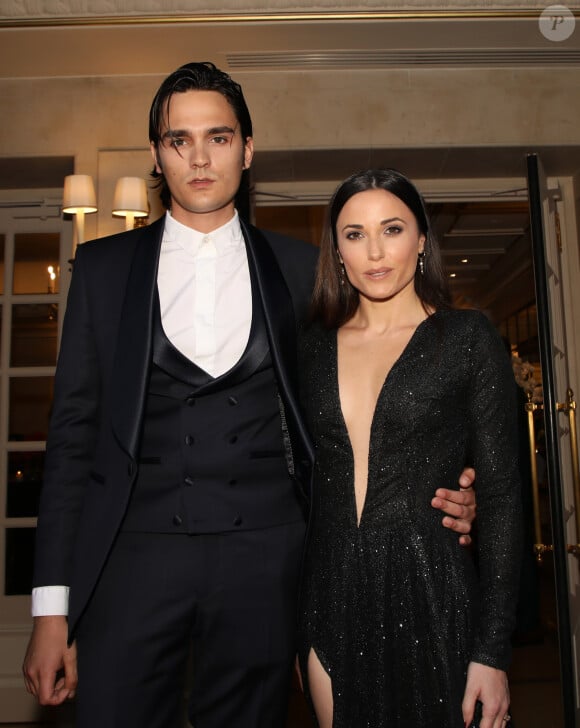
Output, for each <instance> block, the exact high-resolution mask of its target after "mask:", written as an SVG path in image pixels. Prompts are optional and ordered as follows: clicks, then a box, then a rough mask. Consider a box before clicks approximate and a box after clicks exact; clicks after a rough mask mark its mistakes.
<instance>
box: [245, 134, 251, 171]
mask: <svg viewBox="0 0 580 728" xmlns="http://www.w3.org/2000/svg"><path fill="white" fill-rule="evenodd" d="M253 157H254V140H253V139H252V137H248V138H247V139H246V143H245V144H244V164H243V169H250V166H251V164H252V159H253Z"/></svg>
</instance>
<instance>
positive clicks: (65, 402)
mask: <svg viewBox="0 0 580 728" xmlns="http://www.w3.org/2000/svg"><path fill="white" fill-rule="evenodd" d="M163 227H164V218H161V219H160V220H158V221H156V222H155V223H153V224H152V225H150V226H148V227H144V228H139V229H137V230H132V231H129V232H126V233H121V234H119V235H114V236H111V237H107V238H103V239H100V240H96V241H92V242H90V243H86V244H83V245H81V246H79V248H78V249H77V255H76V259H75V263H74V272H73V276H72V280H71V287H70V291H69V295H68V303H67V311H66V315H65V320H64V327H63V334H62V342H61V348H60V354H59V359H58V365H57V372H56V377H55V391H54V401H53V410H52V415H51V422H50V427H49V435H48V441H47V454H46V464H45V471H44V480H43V488H42V493H41V501H40V510H39V519H38V528H37V536H36V560H35V572H34V581H33V584H34V586H43V585H66V586H70V587H71V591H70V603H69V631H70V635H71V638H72V636H73V635H74V631H75V627H76V624H77V621H78V619H79V617H80V616H81V615H82V613H83V610H84V609H85V607H86V605H87V603H88V600H89V599H90V596H91V593H92V591H93V589H94V587H95V584H96V583H97V580H98V578H99V575H100V573H101V570H102V568H103V565H104V563H105V561H106V559H107V555H108V554H109V551H110V549H111V547H112V544H113V541H114V539H115V536H116V534H117V532H118V530H119V527H120V524H121V521H122V519H123V516H124V514H125V511H126V508H127V504H128V501H129V496H130V492H131V488H132V485H133V483H134V480H135V477H136V475H137V467H138V465H137V463H138V452H137V451H138V445H139V436H140V431H141V425H142V418H143V413H144V402H145V397H146V394H147V382H148V376H149V371H150V366H151V359H152V354H151V347H152V315H153V306H154V294H155V289H156V285H157V265H158V259H159V250H160V246H161V238H162V234H163ZM242 230H243V234H244V238H245V241H246V246H247V251H248V261H249V264H250V265H251V266H253V267H254V271H255V273H256V281H257V286H256V288H257V290H254V291H253V295H254V296H255V295H258V296H259V297H260V299H261V302H262V305H263V310H264V314H265V319H266V327H267V332H268V338H269V344H270V350H271V355H272V360H273V365H274V370H275V373H276V379H277V382H278V387H279V391H280V395H281V397H282V400H283V403H284V407H285V415H286V420H287V426H288V431H289V434H290V438H291V443H292V451H293V455H294V467H295V474H294V475H295V477H296V479H297V481H299V483H300V485H301V487H303V488H304V489H306V490H308V489H309V486H310V472H311V467H312V462H313V453H312V448H311V445H310V443H309V439H308V435H307V433H306V430H305V427H304V425H303V422H302V420H301V417H300V414H299V411H298V405H297V395H296V380H297V371H296V367H297V363H296V326H297V322H298V321H299V320H300V319H301V318H302V317H303V315H304V313H305V311H306V307H307V304H308V301H309V297H310V293H311V289H312V280H313V270H314V265H315V260H316V249H315V248H314V247H313V246H311V245H307V244H305V243H301V242H299V241H295V240H292V239H290V238H284V237H283V236H279V235H275V234H273V233H265V232H261V231H258V230H257V229H256V228H254V227H252V226H250V225H246V224H243V223H242ZM297 487H298V485H297Z"/></svg>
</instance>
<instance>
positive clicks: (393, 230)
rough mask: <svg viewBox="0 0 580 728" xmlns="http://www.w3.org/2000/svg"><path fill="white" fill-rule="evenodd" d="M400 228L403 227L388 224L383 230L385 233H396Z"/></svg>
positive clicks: (400, 230)
mask: <svg viewBox="0 0 580 728" xmlns="http://www.w3.org/2000/svg"><path fill="white" fill-rule="evenodd" d="M402 230H403V228H401V227H399V225H389V227H388V228H387V229H386V230H385V232H386V233H387V235H398V234H399V233H400V232H402Z"/></svg>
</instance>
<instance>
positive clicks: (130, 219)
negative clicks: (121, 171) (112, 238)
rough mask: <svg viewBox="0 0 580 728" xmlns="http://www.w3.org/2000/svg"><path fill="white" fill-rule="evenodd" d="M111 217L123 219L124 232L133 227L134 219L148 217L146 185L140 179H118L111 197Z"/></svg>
mask: <svg viewBox="0 0 580 728" xmlns="http://www.w3.org/2000/svg"><path fill="white" fill-rule="evenodd" d="M113 215H116V216H117V217H124V218H125V230H131V229H132V228H133V227H134V226H135V218H136V217H147V216H148V215H149V202H148V200H147V185H146V184H145V180H144V179H141V177H119V179H118V180H117V184H116V185H115V194H114V197H113Z"/></svg>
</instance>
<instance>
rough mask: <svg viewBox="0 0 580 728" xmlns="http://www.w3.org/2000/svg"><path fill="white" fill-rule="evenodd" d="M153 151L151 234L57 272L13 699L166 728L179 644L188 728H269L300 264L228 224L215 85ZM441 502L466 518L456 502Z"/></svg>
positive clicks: (181, 112) (227, 180) (297, 476)
mask: <svg viewBox="0 0 580 728" xmlns="http://www.w3.org/2000/svg"><path fill="white" fill-rule="evenodd" d="M150 140H151V150H152V154H153V159H154V165H155V171H154V176H157V177H158V179H159V181H160V185H161V197H162V200H163V201H164V203H165V204H166V206H167V208H168V212H167V214H166V216H165V217H164V218H162V219H160V220H158V221H157V222H154V223H153V224H152V225H150V226H148V227H145V228H140V229H137V230H133V231H130V232H126V233H122V234H120V235H114V236H111V237H108V238H104V239H101V240H98V241H93V242H90V243H87V244H85V245H82V246H80V247H79V249H78V251H77V256H76V259H75V263H74V274H73V277H72V282H71V287H70V292H69V298H68V304H67V312H66V317H65V324H64V330H63V335H62V343H61V350H60V355H59V361H58V367H57V373H56V380H55V395H54V405H53V412H52V418H51V424H50V431H49V437H48V443H47V455H46V467H45V474H44V484H43V492H42V498H41V505H40V515H39V520H38V530H37V544H36V546H37V551H36V562H35V575H34V590H33V614H34V615H35V618H34V629H33V634H32V637H31V641H30V644H29V648H28V652H27V655H26V658H25V664H24V674H25V681H26V685H27V688H28V690H29V691H30V692H31V693H32V694H34V695H35V696H36V697H37V698H38V700H39V701H40V702H41V703H42V704H58V703H60V702H62V701H63V700H65V699H66V698H70V697H72V696H74V695H75V692H76V698H77V725H78V726H81V727H82V728H92V727H93V726H94V727H95V728H97V727H98V728H113V727H118V728H145V727H146V728H162V727H163V728H169V727H172V726H176V725H177V724H178V714H179V705H180V703H181V700H182V697H183V694H184V690H185V684H184V683H185V675H186V672H187V671H186V663H187V656H188V652H189V649H190V647H191V646H192V649H193V656H194V667H193V679H192V686H191V697H190V702H189V717H190V720H191V721H192V723H193V724H194V725H195V727H196V728H218V727H220V728H224V727H226V726H227V727H228V728H229V727H230V726H236V728H258V727H260V726H261V727H263V728H282V726H283V725H284V724H285V712H286V700H287V696H288V687H289V677H290V672H291V666H292V661H293V654H294V644H293V624H294V617H295V611H296V597H297V591H298V580H299V571H300V563H301V554H302V547H303V541H304V536H305V514H306V512H307V504H308V498H309V494H308V488H309V482H310V470H311V467H312V461H313V454H312V449H311V446H310V444H309V440H308V435H307V433H306V431H305V429H304V425H303V423H302V420H301V417H300V413H299V410H298V405H297V399H296V396H297V395H296V388H295V380H296V352H295V347H296V336H295V334H296V325H297V322H299V321H300V320H301V319H302V317H303V316H304V313H305V310H306V307H307V303H308V299H309V295H310V290H311V283H312V274H313V269H314V265H315V260H316V251H315V249H314V248H313V247H312V246H309V245H307V244H305V243H300V242H297V241H295V240H291V239H289V238H285V237H283V236H280V235H275V234H271V233H265V232H261V231H259V230H257V229H256V228H254V227H252V226H251V225H248V224H246V223H245V222H244V221H242V220H241V219H240V218H239V216H238V214H237V212H236V210H235V206H234V198H235V195H236V192H237V190H238V187H239V185H240V179H241V176H242V173H243V171H244V170H246V169H248V168H249V166H250V164H251V161H252V154H253V140H252V124H251V120H250V115H249V113H248V109H247V107H246V103H245V101H244V97H243V94H242V91H241V88H240V87H239V85H238V84H237V83H235V82H234V81H232V79H231V78H230V77H229V76H228V75H227V74H225V73H223V72H221V71H219V70H218V69H216V68H215V67H214V66H213V65H212V64H209V63H203V64H202V63H191V64H187V65H186V66H183V67H181V68H180V69H178V70H177V71H175V72H174V73H173V74H171V75H170V76H169V77H168V78H167V79H166V80H165V81H164V82H163V84H162V85H161V87H160V89H159V91H158V92H157V95H156V96H155V99H154V101H153V104H152V107H151V112H150ZM467 480H468V481H469V480H470V478H469V476H468V477H467ZM468 484H469V483H468ZM438 495H439V496H443V499H445V498H447V497H448V498H449V499H450V500H449V501H447V500H442V499H441V498H438V499H436V501H435V505H436V506H437V507H440V508H441V509H445V510H446V512H447V513H448V514H449V513H450V514H451V515H453V516H455V515H464V512H467V515H468V520H469V519H470V518H472V517H473V510H474V509H473V508H472V507H471V504H472V502H473V497H472V496H471V495H467V494H466V493H464V492H463V493H462V492H458V493H456V494H451V492H447V491H443V492H441V493H438ZM453 500H455V503H453V502H451V501H453ZM465 505H467V506H468V507H467V509H466V508H465ZM444 522H446V523H447V525H450V526H451V527H453V528H455V529H456V530H457V531H459V532H462V531H463V532H465V530H466V529H467V530H468V529H469V524H468V523H466V522H464V521H456V520H455V519H454V518H451V519H449V518H448V517H447V518H445V519H444ZM65 615H68V616H65ZM77 663H78V674H79V675H80V681H79V682H78V690H77Z"/></svg>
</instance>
